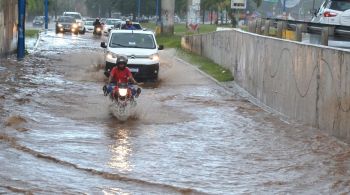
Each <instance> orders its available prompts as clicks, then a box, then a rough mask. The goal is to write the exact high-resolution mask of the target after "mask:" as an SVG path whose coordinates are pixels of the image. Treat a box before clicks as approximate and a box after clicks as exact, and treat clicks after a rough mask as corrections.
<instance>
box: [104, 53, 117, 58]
mask: <svg viewBox="0 0 350 195" xmlns="http://www.w3.org/2000/svg"><path fill="white" fill-rule="evenodd" d="M106 57H107V58H108V59H115V58H118V54H115V53H113V52H107V55H106Z"/></svg>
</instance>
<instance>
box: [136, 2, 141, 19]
mask: <svg viewBox="0 0 350 195" xmlns="http://www.w3.org/2000/svg"><path fill="white" fill-rule="evenodd" d="M140 12H141V0H138V1H137V17H138V21H140Z"/></svg>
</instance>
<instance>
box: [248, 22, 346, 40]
mask: <svg viewBox="0 0 350 195" xmlns="http://www.w3.org/2000/svg"><path fill="white" fill-rule="evenodd" d="M271 27H274V28H276V29H277V30H276V37H278V38H282V37H283V36H282V35H283V32H285V31H286V30H290V31H294V32H295V33H294V34H295V35H294V36H295V37H294V40H296V41H302V33H309V34H318V35H320V44H322V45H328V39H329V37H334V38H341V39H344V40H349V41H350V26H341V25H330V24H320V23H313V22H304V21H296V20H284V19H276V18H263V19H257V20H255V21H251V22H249V24H248V31H249V32H253V33H257V34H264V35H270V34H269V33H270V28H271Z"/></svg>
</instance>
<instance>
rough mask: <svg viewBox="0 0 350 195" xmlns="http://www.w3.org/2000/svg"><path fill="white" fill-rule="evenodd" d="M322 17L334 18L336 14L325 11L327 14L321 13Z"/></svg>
mask: <svg viewBox="0 0 350 195" xmlns="http://www.w3.org/2000/svg"><path fill="white" fill-rule="evenodd" d="M323 16H324V17H335V16H337V13H334V12H329V11H327V12H324V13H323Z"/></svg>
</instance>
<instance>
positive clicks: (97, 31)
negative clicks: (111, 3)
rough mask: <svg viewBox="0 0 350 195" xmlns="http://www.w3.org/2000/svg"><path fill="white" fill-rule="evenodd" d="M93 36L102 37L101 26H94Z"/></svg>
mask: <svg viewBox="0 0 350 195" xmlns="http://www.w3.org/2000/svg"><path fill="white" fill-rule="evenodd" d="M93 34H94V35H98V36H101V35H102V25H95V26H94V32H93Z"/></svg>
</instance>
